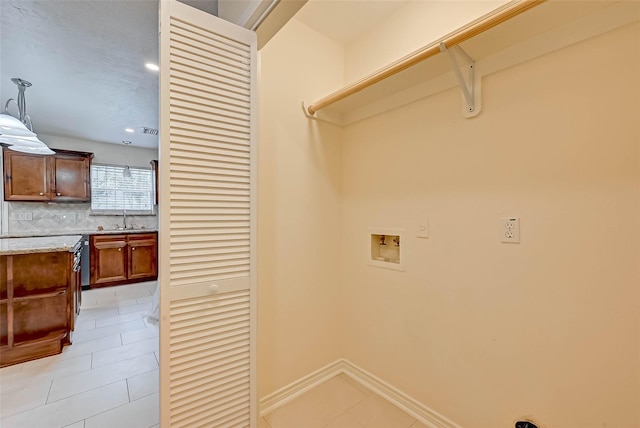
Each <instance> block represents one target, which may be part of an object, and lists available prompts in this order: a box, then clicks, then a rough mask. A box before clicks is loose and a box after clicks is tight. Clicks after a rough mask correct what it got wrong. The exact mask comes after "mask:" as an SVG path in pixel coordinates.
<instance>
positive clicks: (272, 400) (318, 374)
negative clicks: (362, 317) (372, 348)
mask: <svg viewBox="0 0 640 428" xmlns="http://www.w3.org/2000/svg"><path fill="white" fill-rule="evenodd" d="M342 372H343V370H342V360H341V359H340V360H336V361H334V362H333V363H331V364H328V365H326V366H324V367H323V368H321V369H318V370H316V371H315V372H313V373H309V374H308V375H306V376H303V377H301V378H300V379H298V380H296V381H294V382H292V383H290V384H289V385H287V386H284V387H282V388H280V389H278V390H277V391H275V392H272V393H271V394H269V395H267V396H266V397H263V398H261V399H260V403H259V406H260V409H259V410H260V411H259V413H260V416H264V415H266V414H267V413H270V412H272V411H274V410H275V409H277V408H278V407H280V406H282V405H283V404H286V403H288V402H289V401H291V400H293V399H294V398H296V397H299V396H300V395H302V394H304V393H305V392H307V391H309V390H310V389H313V388H315V387H316V386H318V385H320V384H321V383H322V382H325V381H327V380H329V379H331V378H332V377H334V376H336V375H338V374H340V373H342Z"/></svg>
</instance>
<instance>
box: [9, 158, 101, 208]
mask: <svg viewBox="0 0 640 428" xmlns="http://www.w3.org/2000/svg"><path fill="white" fill-rule="evenodd" d="M55 152H56V154H55V155H47V156H45V155H31V154H26V153H21V152H14V151H12V150H8V149H6V148H5V149H4V150H3V157H4V199H5V200H6V201H56V202H90V201H91V179H90V170H91V160H92V159H93V154H92V153H86V152H73V151H68V150H55Z"/></svg>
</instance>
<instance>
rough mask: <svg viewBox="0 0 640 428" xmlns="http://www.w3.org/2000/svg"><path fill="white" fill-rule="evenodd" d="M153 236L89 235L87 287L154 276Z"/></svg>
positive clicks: (155, 240) (155, 247)
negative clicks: (89, 275) (88, 278)
mask: <svg viewBox="0 0 640 428" xmlns="http://www.w3.org/2000/svg"><path fill="white" fill-rule="evenodd" d="M157 260H158V236H157V233H155V232H153V233H131V234H122V235H120V234H119V235H92V236H91V268H90V269H91V287H106V286H112V285H120V284H125V283H130V282H138V281H151V280H154V279H156V278H157V277H158V265H157Z"/></svg>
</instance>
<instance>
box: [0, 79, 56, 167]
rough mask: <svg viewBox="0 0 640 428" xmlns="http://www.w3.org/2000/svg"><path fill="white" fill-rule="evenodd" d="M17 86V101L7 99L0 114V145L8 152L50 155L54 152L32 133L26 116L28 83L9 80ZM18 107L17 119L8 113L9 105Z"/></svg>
mask: <svg viewBox="0 0 640 428" xmlns="http://www.w3.org/2000/svg"><path fill="white" fill-rule="evenodd" d="M11 81H12V82H13V83H15V84H16V86H18V99H17V101H16V100H14V99H13V98H9V99H8V100H7V102H6V103H5V105H4V112H2V113H0V144H2V145H5V146H8V147H9V149H10V150H15V151H18V152H23V153H32V154H41V155H52V154H54V153H55V152H54V151H53V150H51V149H50V148H49V147H47V145H46V144H45V143H43V142H42V141H40V140H39V139H38V137H37V136H36V134H35V132H33V125H32V123H31V117H30V116H29V115H28V114H27V101H26V98H25V96H24V92H25V90H26V89H27V88H28V87H30V86H31V83H30V82H27V81H26V80H23V79H20V78H17V77H14V78H13V79H11ZM11 102H13V103H15V104H16V105H17V106H18V117H17V118H16V117H14V116H12V115H11V114H10V113H9V104H10V103H11Z"/></svg>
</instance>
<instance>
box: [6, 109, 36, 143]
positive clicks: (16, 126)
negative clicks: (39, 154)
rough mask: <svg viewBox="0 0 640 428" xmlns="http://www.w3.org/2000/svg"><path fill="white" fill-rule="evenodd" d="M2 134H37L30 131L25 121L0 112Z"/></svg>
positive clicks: (20, 135)
mask: <svg viewBox="0 0 640 428" xmlns="http://www.w3.org/2000/svg"><path fill="white" fill-rule="evenodd" d="M0 134H2V135H8V136H12V137H35V136H36V134H35V132H33V131H30V130H29V128H27V127H26V126H25V124H24V123H22V122H20V120H18V119H16V118H15V117H13V116H11V115H10V114H8V113H0ZM43 144H44V143H43Z"/></svg>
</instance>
